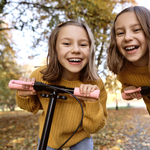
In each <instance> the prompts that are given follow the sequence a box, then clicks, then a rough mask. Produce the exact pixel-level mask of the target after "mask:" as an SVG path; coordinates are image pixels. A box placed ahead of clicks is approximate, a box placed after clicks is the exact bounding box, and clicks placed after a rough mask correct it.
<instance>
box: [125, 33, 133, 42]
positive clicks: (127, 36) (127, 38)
mask: <svg viewBox="0 0 150 150" xmlns="http://www.w3.org/2000/svg"><path fill="white" fill-rule="evenodd" d="M124 39H125V41H131V40H132V39H133V35H132V33H130V32H126V33H125V36H124Z"/></svg>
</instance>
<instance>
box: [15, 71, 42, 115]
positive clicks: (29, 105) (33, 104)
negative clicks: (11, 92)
mask: <svg viewBox="0 0 150 150" xmlns="http://www.w3.org/2000/svg"><path fill="white" fill-rule="evenodd" d="M39 76H40V72H39V69H37V70H35V71H34V72H33V73H32V74H31V75H30V78H32V77H34V78H37V77H39ZM16 102H17V105H18V107H20V108H21V109H24V110H27V111H29V112H32V113H34V114H35V113H37V112H38V110H39V109H42V106H41V103H40V101H39V98H38V96H37V95H32V96H27V97H22V96H20V95H18V93H17V92H16Z"/></svg>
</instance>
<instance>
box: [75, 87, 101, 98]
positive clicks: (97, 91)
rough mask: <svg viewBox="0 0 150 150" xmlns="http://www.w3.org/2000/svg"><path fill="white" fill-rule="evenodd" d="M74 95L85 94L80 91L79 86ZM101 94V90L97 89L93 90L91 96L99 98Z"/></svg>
mask: <svg viewBox="0 0 150 150" xmlns="http://www.w3.org/2000/svg"><path fill="white" fill-rule="evenodd" d="M74 95H75V96H83V94H81V93H80V91H79V88H77V87H75V88H74ZM99 95H100V90H95V91H93V92H90V96H89V97H91V98H96V99H98V98H99Z"/></svg>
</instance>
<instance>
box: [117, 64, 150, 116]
mask: <svg viewBox="0 0 150 150" xmlns="http://www.w3.org/2000/svg"><path fill="white" fill-rule="evenodd" d="M117 79H118V80H119V81H120V82H121V83H122V92H123V91H124V89H125V88H126V87H127V86H131V85H132V86H135V87H141V86H150V73H149V71H148V66H144V67H136V66H134V65H132V64H131V63H129V62H128V64H127V65H126V67H125V68H124V69H123V70H122V71H121V72H120V73H119V74H118V75H117ZM149 95H150V94H149ZM143 100H144V102H145V104H146V107H147V110H148V112H149V114H150V99H149V98H148V97H147V95H146V96H143Z"/></svg>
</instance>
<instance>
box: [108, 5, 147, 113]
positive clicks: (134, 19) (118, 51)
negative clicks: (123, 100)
mask: <svg viewBox="0 0 150 150" xmlns="http://www.w3.org/2000/svg"><path fill="white" fill-rule="evenodd" d="M107 53H108V57H107V64H108V67H109V69H110V70H111V71H112V72H113V73H115V74H117V79H118V80H119V81H120V82H121V83H122V92H124V91H126V90H134V89H136V88H138V87H141V86H150V59H149V55H150V11H149V10H148V9H146V8H145V7H142V6H135V7H128V8H126V9H124V10H123V11H121V12H120V13H119V14H118V15H117V16H116V18H115V21H114V23H113V27H112V30H111V42H110V46H109V48H108V50H107ZM127 95H128V96H129V97H131V98H130V99H129V100H131V99H134V98H137V99H140V98H143V99H144V102H145V104H146V106H147V110H148V112H149V113H150V99H149V98H148V96H147V95H146V96H142V95H141V94H140V92H139V91H138V92H134V93H130V94H127Z"/></svg>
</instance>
